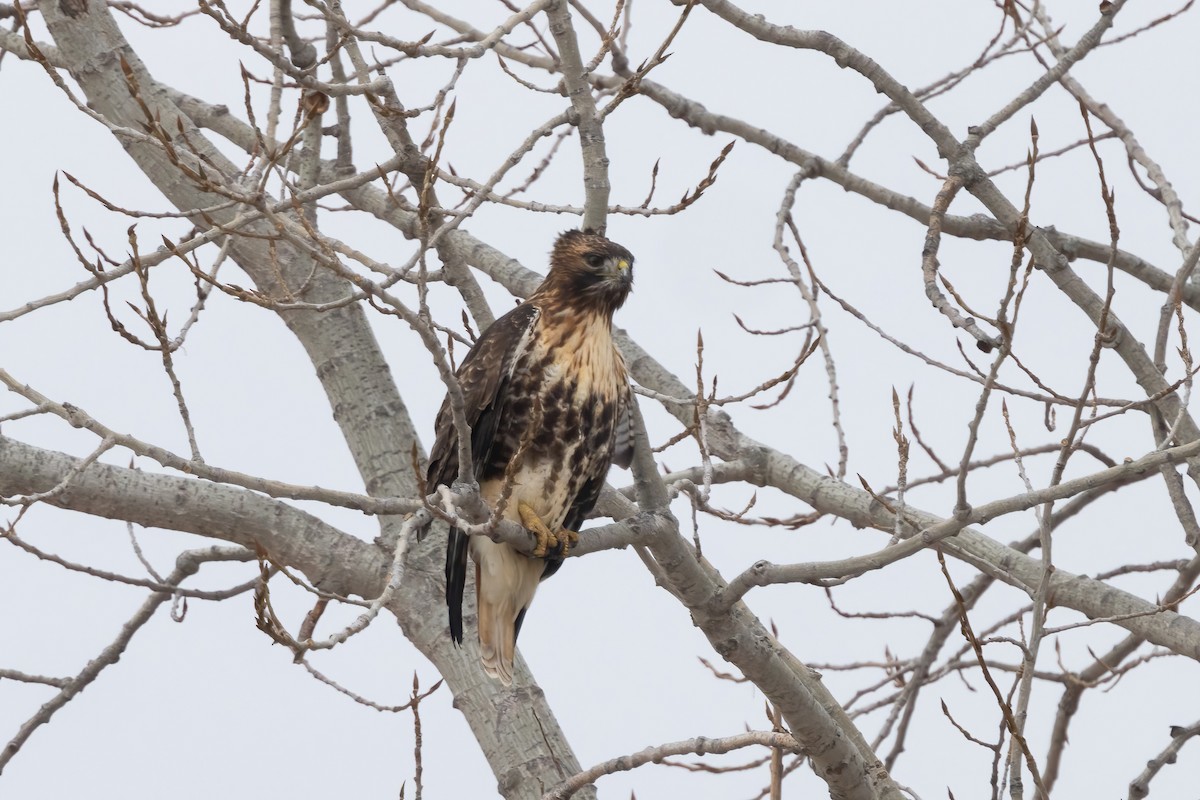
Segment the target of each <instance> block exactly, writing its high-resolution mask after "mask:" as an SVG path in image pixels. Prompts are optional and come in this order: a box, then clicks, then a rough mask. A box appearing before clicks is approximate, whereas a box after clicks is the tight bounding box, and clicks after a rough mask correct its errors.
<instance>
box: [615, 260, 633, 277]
mask: <svg viewBox="0 0 1200 800" xmlns="http://www.w3.org/2000/svg"><path fill="white" fill-rule="evenodd" d="M617 277H618V278H620V279H621V280H623V281H625V282H626V283H630V282H632V281H633V268H632V266H631V265H630V263H629V261H628V260H626V259H624V258H619V259H617Z"/></svg>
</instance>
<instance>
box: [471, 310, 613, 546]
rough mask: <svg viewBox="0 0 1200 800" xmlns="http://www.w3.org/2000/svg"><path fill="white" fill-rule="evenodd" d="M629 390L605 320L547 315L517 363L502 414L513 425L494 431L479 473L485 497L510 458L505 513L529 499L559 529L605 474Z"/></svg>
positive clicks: (496, 489) (492, 497) (513, 515)
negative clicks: (586, 488)
mask: <svg viewBox="0 0 1200 800" xmlns="http://www.w3.org/2000/svg"><path fill="white" fill-rule="evenodd" d="M628 393H629V384H628V378H627V376H626V372H625V365H624V363H623V361H622V359H621V356H620V354H619V353H618V352H617V350H616V347H615V346H614V345H613V341H612V334H611V330H610V327H609V325H608V323H607V320H605V319H604V318H602V317H601V316H599V315H595V314H587V315H574V316H571V317H570V318H564V316H563V315H562V314H559V315H555V314H553V313H551V314H545V315H543V316H542V317H541V318H540V319H539V320H538V322H537V323H536V327H535V330H534V331H533V336H532V337H531V341H530V346H529V347H528V348H527V349H526V350H525V352H524V353H523V354H522V356H521V357H520V358H519V359H518V360H517V362H516V363H515V364H514V367H513V373H512V376H511V378H510V381H509V392H508V398H507V400H506V403H507V405H508V408H507V409H506V411H505V413H503V414H502V415H501V419H502V420H505V421H506V423H508V424H505V425H504V426H503V429H502V430H498V431H497V437H496V441H495V442H494V444H493V450H492V454H491V456H490V457H489V458H488V463H487V465H486V467H485V471H484V474H482V475H481V476H480V484H481V489H482V491H483V493H484V497H485V499H487V500H488V502H489V503H492V504H494V503H495V501H496V499H497V498H498V497H499V496H500V495H501V493H502V490H503V487H504V483H505V471H506V468H508V466H509V464H510V462H513V463H512V467H511V468H510V469H509V473H510V475H509V478H510V480H511V484H512V488H511V495H510V498H509V502H508V504H507V507H506V509H505V517H507V518H508V519H513V520H518V519H519V517H518V515H517V506H518V504H519V503H520V502H525V503H527V504H528V505H530V506H531V507H532V508H533V509H534V510H535V511H536V512H537V513H538V516H540V517H541V518H542V520H543V521H544V522H545V523H546V524H547V525H548V526H549V527H550V529H551V530H556V529H558V528H560V527H562V524H563V520H564V519H565V518H566V516H567V513H568V511H569V510H570V508H571V506H572V505H573V504H574V503H575V501H576V498H578V497H579V495H580V492H581V491H582V489H583V488H584V486H585V484H587V483H588V482H589V481H596V480H602V479H603V478H604V475H605V474H606V473H607V472H608V467H609V464H611V463H612V459H613V450H614V447H615V444H616V432H617V418H618V414H619V413H620V412H621V411H622V410H623V408H624V407H625V405H626V403H627V402H628ZM514 458H515V461H514Z"/></svg>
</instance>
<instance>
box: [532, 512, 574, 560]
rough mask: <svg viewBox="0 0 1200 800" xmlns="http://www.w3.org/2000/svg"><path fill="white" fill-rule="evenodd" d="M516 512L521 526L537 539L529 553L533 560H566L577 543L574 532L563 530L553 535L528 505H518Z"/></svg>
mask: <svg viewBox="0 0 1200 800" xmlns="http://www.w3.org/2000/svg"><path fill="white" fill-rule="evenodd" d="M517 511H518V513H520V515H521V524H522V525H524V526H525V529H526V530H527V531H529V532H530V533H532V534H533V535H534V536H536V537H537V541H538V543H537V547H535V548H534V549H533V553H531V555H532V556H533V557H534V558H545V557H546V556H547V555H554V556H555V557H558V558H566V556H567V553H569V552H570V551H571V546H572V545H574V544H576V543H577V542H578V541H579V534H578V533H576V532H575V531H569V530H567V529H566V528H563V529H561V530H559V531H558V533H555V532H553V531H552V530H550V529H549V528H548V527H546V523H545V522H542V518H541V517H539V516H538V514H537V512H536V511H534V510H533V507H532V506H530V505H529V504H528V503H525V502H521V503H518V504H517Z"/></svg>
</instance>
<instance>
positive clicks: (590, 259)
mask: <svg viewBox="0 0 1200 800" xmlns="http://www.w3.org/2000/svg"><path fill="white" fill-rule="evenodd" d="M583 260H584V261H586V262H587V263H588V266H589V267H591V268H592V269H600V268H601V267H603V266H604V256H601V255H597V254H596V253H589V254H588V255H586V256H584V257H583Z"/></svg>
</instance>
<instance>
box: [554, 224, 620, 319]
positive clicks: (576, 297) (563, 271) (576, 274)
mask: <svg viewBox="0 0 1200 800" xmlns="http://www.w3.org/2000/svg"><path fill="white" fill-rule="evenodd" d="M545 286H546V288H548V289H551V290H552V291H555V292H557V293H559V294H560V296H561V299H562V300H563V301H565V302H566V303H567V304H569V305H573V306H581V305H582V306H591V307H594V308H596V309H598V310H601V309H602V310H603V311H604V312H606V313H608V314H609V315H611V314H612V313H613V312H614V311H616V310H617V309H618V308H620V307H621V304H622V303H624V302H625V298H627V297H629V290H630V289H631V288H632V287H633V256H632V255H631V254H630V253H629V251H628V250H626V249H625V248H624V247H622V246H621V245H619V244H617V243H616V242H611V241H609V240H608V239H606V238H605V237H603V236H601V235H600V234H598V233H592V232H591V231H567V232H566V233H564V234H562V235H561V236H559V237H558V239H557V240H556V241H555V242H554V250H553V251H551V253H550V274H549V275H548V276H547V277H546V284H545Z"/></svg>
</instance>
